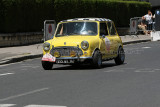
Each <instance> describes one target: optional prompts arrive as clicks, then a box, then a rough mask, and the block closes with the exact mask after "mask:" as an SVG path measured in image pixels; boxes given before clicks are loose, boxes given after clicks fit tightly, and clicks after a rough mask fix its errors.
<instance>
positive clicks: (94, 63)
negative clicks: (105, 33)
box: [93, 50, 102, 68]
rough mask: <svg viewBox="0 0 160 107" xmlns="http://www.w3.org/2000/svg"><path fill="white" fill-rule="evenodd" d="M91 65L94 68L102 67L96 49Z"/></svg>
mask: <svg viewBox="0 0 160 107" xmlns="http://www.w3.org/2000/svg"><path fill="white" fill-rule="evenodd" d="M93 65H94V67H96V68H101V67H102V55H101V53H100V51H99V50H96V51H95V53H94V55H93Z"/></svg>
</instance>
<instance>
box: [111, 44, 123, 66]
mask: <svg viewBox="0 0 160 107" xmlns="http://www.w3.org/2000/svg"><path fill="white" fill-rule="evenodd" d="M114 60H115V63H116V64H117V65H121V64H123V63H124V60H125V52H124V50H123V48H122V47H119V49H118V56H117V57H116V58H115V59H114Z"/></svg>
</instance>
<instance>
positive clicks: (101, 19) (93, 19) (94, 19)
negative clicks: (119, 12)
mask: <svg viewBox="0 0 160 107" xmlns="http://www.w3.org/2000/svg"><path fill="white" fill-rule="evenodd" d="M71 21H100V22H102V21H108V22H110V21H112V20H110V19H106V18H74V19H67V20H63V21H61V22H71Z"/></svg>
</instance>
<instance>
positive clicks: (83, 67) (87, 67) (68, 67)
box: [53, 63, 120, 70]
mask: <svg viewBox="0 0 160 107" xmlns="http://www.w3.org/2000/svg"><path fill="white" fill-rule="evenodd" d="M114 66H120V65H116V64H115V63H103V65H102V68H101V69H104V68H110V67H114ZM91 69H93V70H94V69H98V68H95V67H94V66H93V65H78V66H72V65H64V66H62V67H58V68H54V69H53V70H91Z"/></svg>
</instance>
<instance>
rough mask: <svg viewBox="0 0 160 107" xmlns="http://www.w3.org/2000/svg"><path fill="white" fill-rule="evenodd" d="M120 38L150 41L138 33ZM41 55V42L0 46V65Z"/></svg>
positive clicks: (136, 41) (128, 40) (125, 43)
mask: <svg viewBox="0 0 160 107" xmlns="http://www.w3.org/2000/svg"><path fill="white" fill-rule="evenodd" d="M121 39H122V41H123V44H124V45H127V44H131V43H139V42H147V41H151V37H150V36H146V35H138V37H137V36H130V35H126V36H121ZM41 56H42V43H41V44H35V45H29V46H17V47H6V48H0V65H2V64H8V63H14V62H19V61H23V60H26V59H33V58H38V57H41Z"/></svg>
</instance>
